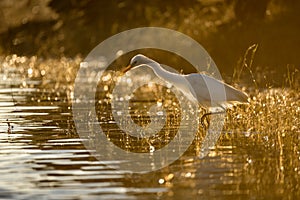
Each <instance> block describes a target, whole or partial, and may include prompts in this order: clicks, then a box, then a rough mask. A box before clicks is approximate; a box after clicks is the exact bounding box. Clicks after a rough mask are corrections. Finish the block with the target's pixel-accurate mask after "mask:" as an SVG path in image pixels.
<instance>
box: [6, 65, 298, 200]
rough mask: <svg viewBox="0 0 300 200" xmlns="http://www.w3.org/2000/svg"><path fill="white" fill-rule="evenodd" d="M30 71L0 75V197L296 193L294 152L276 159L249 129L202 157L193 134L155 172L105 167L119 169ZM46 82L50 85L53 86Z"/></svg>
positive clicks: (270, 146)
mask: <svg viewBox="0 0 300 200" xmlns="http://www.w3.org/2000/svg"><path fill="white" fill-rule="evenodd" d="M30 72H31V71H26V70H20V68H18V67H14V66H13V65H12V66H6V68H3V69H2V71H1V73H0V121H1V126H0V174H1V178H0V198H1V199H212V198H214V199H233V198H236V199H245V198H247V199H264V198H268V199H296V198H297V197H299V196H300V195H299V191H300V181H299V177H300V173H299V171H300V166H299V163H300V154H299V147H297V146H295V147H293V146H291V148H286V149H284V152H285V154H281V153H280V152H281V151H280V148H279V147H278V145H276V143H274V142H272V141H271V139H268V137H267V136H265V137H263V138H264V142H262V143H255V142H253V140H252V139H251V137H256V136H255V135H257V134H254V132H250V133H248V134H243V132H242V131H240V132H239V133H240V136H238V137H237V138H236V139H235V137H236V136H235V135H234V134H230V133H229V134H225V133H224V134H223V135H222V137H221V139H220V140H219V142H218V144H217V146H216V147H215V148H214V149H212V150H211V152H210V154H209V155H208V156H207V157H205V158H204V159H199V158H198V155H199V149H200V147H201V145H200V144H201V137H200V136H199V135H198V136H197V137H196V139H195V141H194V142H193V144H192V145H191V146H190V148H188V150H187V151H186V152H185V153H184V154H183V155H182V156H181V157H180V158H178V160H176V161H175V162H173V163H172V164H170V165H169V166H167V167H164V168H162V169H160V170H157V171H152V172H148V173H145V174H137V173H131V172H130V171H123V170H116V169H112V168H110V167H109V166H111V165H113V166H118V164H119V161H118V160H115V161H111V160H109V159H107V160H97V159H96V158H95V157H94V156H93V154H91V151H90V150H88V149H86V148H85V146H84V145H83V139H81V138H80V137H79V136H78V134H77V133H76V130H75V126H74V123H73V120H72V119H73V118H72V109H71V101H70V97H69V93H68V92H67V91H65V92H64V90H59V89H53V87H46V86H45V85H44V84H43V82H45V80H44V79H42V78H41V77H40V78H33V77H30V74H31V73H32V72H31V73H30ZM43 73H44V72H43ZM46 81H49V82H50V83H49V84H50V85H51V86H55V81H54V82H53V80H46ZM136 103H137V104H138V103H139V102H136ZM140 103H143V102H140ZM132 106H133V107H137V106H136V105H135V104H134V105H132ZM138 115H139V116H140V115H143V112H141V113H136V116H138ZM143 120H145V121H147V120H149V119H148V118H147V117H146V118H145V119H143ZM103 123H104V125H106V127H107V128H108V129H109V128H111V127H114V126H115V124H113V123H112V124H110V123H111V121H109V120H106V121H105V120H104V122H103ZM116 137H117V136H116ZM112 139H116V138H112ZM117 139H119V140H120V139H122V138H117ZM297 141H299V140H295V141H294V142H295V143H297ZM283 142H284V141H283ZM293 148H294V149H293ZM150 150H151V149H150ZM152 151H153V149H152Z"/></svg>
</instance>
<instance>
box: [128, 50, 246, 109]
mask: <svg viewBox="0 0 300 200" xmlns="http://www.w3.org/2000/svg"><path fill="white" fill-rule="evenodd" d="M133 67H149V68H151V69H152V70H153V72H154V73H155V74H156V75H157V76H158V77H159V78H161V79H162V80H164V81H166V82H168V83H171V84H172V85H173V86H174V87H176V88H177V89H178V90H179V91H181V92H182V93H183V94H184V95H185V96H186V97H187V98H188V99H189V100H191V101H193V102H194V103H200V105H203V106H211V105H214V106H216V105H218V106H219V107H221V108H224V107H223V106H222V104H227V103H228V102H247V101H248V96H247V94H245V93H244V92H242V91H240V90H238V89H236V88H234V87H232V86H230V85H228V84H226V83H224V82H222V81H219V80H217V79H215V78H213V77H210V76H208V75H205V74H199V73H192V74H187V75H182V74H177V73H173V72H170V71H167V70H165V69H164V68H163V67H162V66H161V65H160V64H159V63H157V62H156V61H154V60H152V59H150V58H148V57H146V56H144V55H142V54H138V55H136V56H134V57H133V58H132V59H131V61H130V64H129V65H128V66H127V67H126V68H125V69H124V71H123V72H124V73H125V72H126V71H128V70H130V69H131V68H133Z"/></svg>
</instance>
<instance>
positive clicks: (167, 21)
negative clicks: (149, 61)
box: [0, 0, 300, 86]
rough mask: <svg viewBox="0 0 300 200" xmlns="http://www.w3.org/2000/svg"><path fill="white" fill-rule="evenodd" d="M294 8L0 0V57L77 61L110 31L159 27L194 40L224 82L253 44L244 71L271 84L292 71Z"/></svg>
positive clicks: (299, 32)
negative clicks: (253, 50)
mask: <svg viewBox="0 0 300 200" xmlns="http://www.w3.org/2000/svg"><path fill="white" fill-rule="evenodd" d="M299 10H300V1H297V0H186V1H181V0H165V1H158V0H152V1H136V0H126V1H125V0H116V1H97V0H84V1H80V0H63V1H61V0H41V1H38V0H20V1H17V0H13V1H10V0H3V1H1V3H0V20H1V21H2V23H1V25H0V54H2V55H8V54H17V55H25V56H33V55H36V56H38V57H40V58H50V57H51V58H53V57H54V58H55V57H61V56H67V57H74V56H78V55H79V56H81V57H83V58H84V57H85V56H86V55H87V54H88V53H89V52H90V51H91V50H92V49H93V48H94V47H95V46H96V45H97V44H99V43H100V42H101V41H103V40H105V39H106V38H108V37H110V36H112V35H114V34H116V33H119V32H121V31H124V30H128V29H132V28H136V27H144V26H159V27H166V28H170V29H174V30H177V31H180V32H183V33H185V34H187V35H189V36H190V37H192V38H194V39H195V40H197V41H198V42H199V43H200V44H201V45H203V46H204V48H205V49H206V50H207V51H208V52H209V54H210V55H211V56H212V58H213V59H214V61H215V62H216V64H217V66H218V67H219V69H220V71H221V72H222V73H223V74H225V76H228V77H230V76H232V74H233V72H234V68H235V67H236V66H237V65H240V64H241V62H239V61H241V58H242V57H243V55H244V54H245V52H246V50H247V49H248V48H249V47H250V46H251V45H253V44H257V45H258V49H257V52H256V53H255V55H254V54H253V65H252V66H251V67H252V70H253V71H254V72H255V74H256V77H257V78H258V79H259V77H262V76H264V77H265V78H263V79H264V80H268V84H269V85H274V86H276V85H280V84H282V82H283V81H284V79H285V78H286V75H285V74H286V73H287V69H288V70H289V71H290V70H292V71H294V72H295V71H297V70H298V69H299V65H300V59H299V55H300V14H299ZM250 53H251V52H250ZM249 55H250V54H249ZM266 71H267V72H268V73H264V72H266ZM248 76H249V74H248ZM260 79H262V78H260ZM261 82H264V81H261ZM263 84H266V83H265V82H264V83H263Z"/></svg>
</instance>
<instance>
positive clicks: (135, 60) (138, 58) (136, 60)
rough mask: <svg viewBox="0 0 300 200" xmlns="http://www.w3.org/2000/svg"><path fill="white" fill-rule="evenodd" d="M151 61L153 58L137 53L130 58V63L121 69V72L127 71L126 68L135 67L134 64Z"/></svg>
mask: <svg viewBox="0 0 300 200" xmlns="http://www.w3.org/2000/svg"><path fill="white" fill-rule="evenodd" d="M151 62H153V60H151V59H150V58H148V57H146V56H144V55H142V54H137V55H135V56H134V57H133V58H132V59H131V60H130V64H129V65H128V66H127V67H126V68H125V69H124V70H123V73H125V72H127V71H128V70H130V69H131V68H133V67H136V66H139V65H142V64H148V63H151Z"/></svg>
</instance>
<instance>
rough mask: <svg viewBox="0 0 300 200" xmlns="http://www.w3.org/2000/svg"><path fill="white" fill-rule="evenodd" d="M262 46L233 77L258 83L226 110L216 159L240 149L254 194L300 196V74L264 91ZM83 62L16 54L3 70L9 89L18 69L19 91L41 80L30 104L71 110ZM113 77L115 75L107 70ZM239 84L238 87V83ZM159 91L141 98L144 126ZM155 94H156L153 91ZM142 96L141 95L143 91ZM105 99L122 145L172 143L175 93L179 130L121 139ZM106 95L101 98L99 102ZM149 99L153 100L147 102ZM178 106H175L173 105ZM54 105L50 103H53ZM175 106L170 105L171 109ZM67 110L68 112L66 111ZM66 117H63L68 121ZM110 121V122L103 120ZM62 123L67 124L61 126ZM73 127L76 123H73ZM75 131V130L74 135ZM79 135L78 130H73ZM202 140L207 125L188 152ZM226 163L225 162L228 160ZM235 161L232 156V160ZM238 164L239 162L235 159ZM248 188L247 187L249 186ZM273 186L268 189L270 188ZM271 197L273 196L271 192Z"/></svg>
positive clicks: (138, 147) (140, 148) (103, 105)
mask: <svg viewBox="0 0 300 200" xmlns="http://www.w3.org/2000/svg"><path fill="white" fill-rule="evenodd" d="M256 50H257V45H253V46H251V47H249V49H248V50H247V51H246V53H245V56H244V57H243V58H242V59H241V62H240V65H238V66H237V68H236V70H235V73H234V76H233V80H234V81H233V82H234V83H233V84H235V83H239V82H240V81H242V80H243V77H244V76H245V74H248V75H249V73H250V76H251V79H252V80H253V82H254V83H256V84H254V87H253V84H252V83H253V82H251V83H248V85H252V86H251V87H249V88H247V89H246V91H247V92H248V93H249V96H250V97H249V103H248V104H243V105H235V106H233V107H232V108H231V109H228V110H227V114H226V123H225V125H224V127H223V134H221V137H220V138H219V141H218V143H217V148H215V150H214V151H215V154H214V155H216V156H218V155H220V156H222V152H218V151H219V150H218V149H219V148H218V147H220V146H232V147H236V148H234V149H233V150H232V153H231V154H232V155H234V154H237V155H238V156H237V157H235V159H241V161H239V162H241V163H243V171H244V172H243V173H242V174H241V176H242V178H243V180H244V181H243V183H247V184H248V185H249V187H251V185H253V188H254V189H253V191H254V192H257V191H262V192H265V193H268V192H270V191H274V193H273V194H272V195H275V196H276V195H277V196H278V195H279V196H283V195H286V196H287V197H290V198H293V197H294V196H297V195H298V196H299V191H300V183H299V175H300V168H299V166H300V145H299V144H300V129H299V127H300V101H299V93H300V90H299V82H298V81H299V71H297V69H294V68H293V66H288V68H287V73H286V74H285V75H284V76H285V77H286V81H285V82H284V83H283V86H282V87H277V88H269V87H268V86H266V87H262V86H261V85H259V84H258V83H259V81H257V78H256V77H257V74H256V72H255V69H253V59H254V55H255V52H256ZM80 62H81V58H75V59H68V58H64V57H62V58H61V59H47V60H43V59H38V58H37V57H31V58H27V57H18V56H16V55H11V56H7V57H2V58H1V59H0V63H1V68H0V72H1V73H2V74H6V75H7V77H6V78H7V80H6V81H7V82H8V83H7V84H8V86H9V85H11V83H13V81H15V80H14V79H9V77H13V76H12V74H13V73H14V72H13V69H17V70H18V71H21V74H22V76H21V77H20V78H21V80H23V82H24V83H22V84H21V85H20V87H37V86H32V85H30V84H26V81H27V80H29V79H31V80H41V82H40V85H38V89H39V90H40V96H34V97H31V99H30V101H31V103H33V102H35V103H37V104H38V103H39V102H41V101H44V100H45V101H46V100H47V99H49V97H50V99H51V101H54V100H55V99H56V100H58V101H66V102H68V105H69V107H71V101H72V91H73V89H74V88H73V83H74V80H75V77H76V72H77V70H78V68H79V64H80ZM108 73H110V72H108ZM113 82H114V80H112V79H111V80H106V82H103V84H104V85H107V86H108V87H106V89H104V88H105V87H104V86H103V87H101V85H99V87H100V89H101V88H102V89H103V90H106V92H107V91H108V92H109V91H110V90H111V89H112V88H111V87H113V86H114V83H113ZM238 85H239V84H238ZM153 88H154V90H155V91H151V90H149V88H144V89H143V90H145V89H147V90H149V91H147V94H146V95H144V96H143V95H142V96H141V98H142V99H144V100H145V102H146V104H147V105H146V107H142V109H141V110H138V111H135V110H133V111H132V114H133V116H132V117H133V119H134V121H135V122H136V123H137V124H139V125H141V126H143V125H145V124H147V123H149V120H150V118H149V116H144V115H147V109H148V108H149V107H150V106H151V105H152V104H153V103H156V101H157V99H159V100H158V101H161V99H162V98H164V97H165V96H164V95H163V93H166V89H165V88H161V87H160V86H154V87H152V89H153ZM150 92H152V93H153V94H152V95H149V93H150ZM138 93H139V92H138ZM102 95H104V96H103V99H102V100H101V101H100V104H99V105H98V108H99V109H102V110H103V111H105V112H106V113H107V118H106V119H107V121H106V124H105V123H104V125H106V127H105V126H103V128H106V129H107V130H109V132H107V133H108V137H110V139H111V140H113V139H115V142H117V143H118V145H119V146H121V147H122V146H123V147H124V148H125V149H127V150H129V151H135V152H147V151H149V148H150V146H155V145H156V147H160V146H161V145H162V146H163V145H165V144H168V142H169V141H170V140H171V139H172V138H173V136H174V131H175V132H176V130H177V129H176V126H178V120H177V119H176V117H177V118H178V116H180V113H179V114H178V112H177V111H176V109H178V105H177V104H176V103H175V104H173V103H174V102H176V101H172V98H174V95H173V96H172V94H168V100H166V101H164V103H163V106H166V107H165V109H169V111H170V114H171V115H169V118H168V123H169V124H168V125H170V126H173V127H175V128H173V129H171V131H169V132H166V134H164V133H163V132H162V134H163V135H162V136H157V137H154V138H152V139H151V141H150V140H147V139H141V140H134V139H132V138H130V137H128V135H123V137H120V134H115V133H119V131H118V129H117V128H118V127H116V126H115V124H109V121H110V120H111V119H112V118H111V117H112V115H111V110H110V100H109V97H110V95H107V94H102ZM149 96H155V97H156V99H155V98H154V99H153V102H152V101H149V99H148V97H149ZM100 97H101V94H100V96H99V98H100ZM147 99H148V101H146V100H147ZM172 102H173V103H172ZM49 103H50V102H49ZM170 105H171V107H170ZM131 107H132V108H133V109H135V108H139V106H138V105H137V104H136V103H135V102H131ZM66 110H67V109H66ZM63 120H64V119H62V121H63ZM104 122H105V121H104ZM62 123H63V122H62ZM73 128H74V125H73ZM69 132H72V131H69ZM73 132H74V133H75V131H73ZM202 139H203V127H201V126H200V127H199V134H198V135H197V137H196V139H195V141H194V143H193V145H192V146H191V148H190V149H189V150H190V151H189V152H188V154H193V156H195V152H197V151H198V150H199V149H201V141H202ZM224 159H225V158H224ZM229 159H231V157H229ZM235 162H238V161H235ZM247 187H248V186H247ZM266 188H269V189H266ZM266 195H269V194H266Z"/></svg>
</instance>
